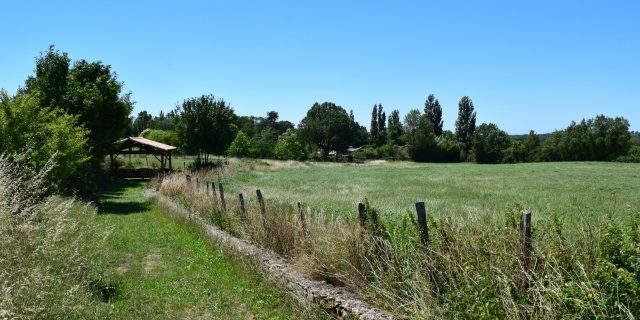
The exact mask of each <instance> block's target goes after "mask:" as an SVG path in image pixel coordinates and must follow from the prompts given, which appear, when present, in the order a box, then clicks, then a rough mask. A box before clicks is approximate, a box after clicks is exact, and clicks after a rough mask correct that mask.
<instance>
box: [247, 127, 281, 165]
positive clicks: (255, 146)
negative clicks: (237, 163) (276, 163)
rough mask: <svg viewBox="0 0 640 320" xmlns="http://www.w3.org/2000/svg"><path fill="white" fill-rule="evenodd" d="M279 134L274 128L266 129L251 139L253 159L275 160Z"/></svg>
mask: <svg viewBox="0 0 640 320" xmlns="http://www.w3.org/2000/svg"><path fill="white" fill-rule="evenodd" d="M277 134H278V133H277V132H276V131H275V129H273V128H272V127H267V128H264V129H263V130H261V131H260V133H258V134H256V135H254V136H253V138H252V139H251V157H253V158H273V149H274V147H275V145H276V142H277V141H278V135H277Z"/></svg>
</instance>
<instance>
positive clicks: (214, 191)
mask: <svg viewBox="0 0 640 320" xmlns="http://www.w3.org/2000/svg"><path fill="white" fill-rule="evenodd" d="M211 195H212V196H213V197H214V198H215V197H216V196H217V195H216V182H215V181H211Z"/></svg>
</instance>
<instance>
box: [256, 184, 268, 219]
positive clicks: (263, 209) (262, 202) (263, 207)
mask: <svg viewBox="0 0 640 320" xmlns="http://www.w3.org/2000/svg"><path fill="white" fill-rule="evenodd" d="M256 195H257V196H258V203H260V212H261V213H262V215H264V214H265V213H266V212H267V209H266V208H265V206H264V198H263V197H262V191H260V189H257V190H256Z"/></svg>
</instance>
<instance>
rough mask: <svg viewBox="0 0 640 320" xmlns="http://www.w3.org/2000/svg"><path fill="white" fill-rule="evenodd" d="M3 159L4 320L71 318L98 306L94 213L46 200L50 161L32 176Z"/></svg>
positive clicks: (15, 161)
mask: <svg viewBox="0 0 640 320" xmlns="http://www.w3.org/2000/svg"><path fill="white" fill-rule="evenodd" d="M20 161H21V160H20V156H18V157H13V158H12V159H9V158H8V157H6V156H0V247H1V248H2V250H0V318H27V319H30V318H40V319H43V318H49V319H53V318H68V317H73V316H76V317H79V316H82V315H84V314H87V313H88V312H90V311H89V309H90V308H91V306H92V304H93V303H95V302H97V298H96V295H95V294H94V293H96V292H94V291H95V290H93V289H92V288H94V287H95V285H93V284H95V283H96V282H95V281H93V280H92V279H95V278H96V277H97V274H96V273H95V272H96V270H98V268H97V267H96V265H95V262H94V260H93V256H94V253H95V246H96V245H99V244H100V240H101V239H103V236H104V235H105V232H104V231H100V230H97V229H96V228H95V227H93V223H92V221H93V218H94V217H95V209H94V208H93V207H91V206H89V205H87V204H83V203H79V202H76V201H75V200H74V199H69V198H61V197H57V196H46V182H45V177H46V176H47V174H48V172H49V171H50V170H51V168H52V167H53V163H52V162H51V161H50V162H49V163H48V164H47V165H46V166H45V167H43V168H42V169H41V170H40V171H39V172H37V173H35V174H34V175H31V174H29V175H28V176H29V178H27V175H25V174H24V173H22V172H21V171H20V170H18V168H17V165H19V164H20Z"/></svg>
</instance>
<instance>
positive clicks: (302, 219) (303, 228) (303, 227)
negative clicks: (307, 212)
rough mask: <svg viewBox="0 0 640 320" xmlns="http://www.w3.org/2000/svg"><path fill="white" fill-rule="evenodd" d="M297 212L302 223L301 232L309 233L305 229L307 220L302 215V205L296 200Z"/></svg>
mask: <svg viewBox="0 0 640 320" xmlns="http://www.w3.org/2000/svg"><path fill="white" fill-rule="evenodd" d="M298 214H300V222H301V223H302V232H304V235H305V236H307V235H309V230H308V229H307V220H306V219H305V217H304V207H303V206H302V203H301V202H300V201H298Z"/></svg>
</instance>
